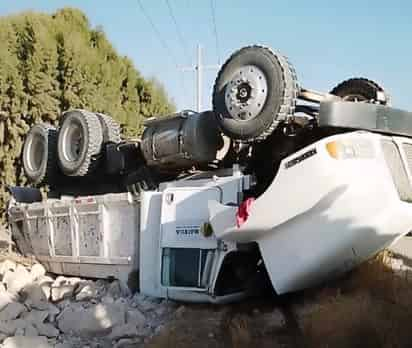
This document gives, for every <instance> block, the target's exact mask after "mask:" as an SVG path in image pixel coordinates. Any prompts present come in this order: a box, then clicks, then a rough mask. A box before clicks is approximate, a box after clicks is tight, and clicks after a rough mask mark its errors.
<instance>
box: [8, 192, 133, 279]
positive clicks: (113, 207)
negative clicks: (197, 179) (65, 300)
mask: <svg viewBox="0 0 412 348" xmlns="http://www.w3.org/2000/svg"><path fill="white" fill-rule="evenodd" d="M138 207H139V202H137V201H136V200H135V199H134V197H133V196H132V195H131V194H127V193H120V194H107V195H102V196H93V197H83V198H80V199H73V198H67V199H61V200H55V199H51V200H46V201H44V202H39V203H31V204H22V203H19V204H16V205H12V206H11V207H10V208H9V211H8V214H9V221H10V224H11V228H12V233H13V235H14V237H15V238H16V241H17V244H18V246H19V247H20V248H21V249H22V251H23V253H25V254H26V255H27V254H29V255H30V254H31V255H34V256H35V257H36V258H37V259H38V260H39V261H41V262H42V263H43V265H44V266H45V267H46V269H47V270H48V271H49V272H53V273H57V274H67V275H73V276H83V277H94V278H107V277H115V278H118V279H120V280H122V281H123V282H127V280H128V277H129V274H130V273H131V272H133V271H137V270H138V268H139V265H138V263H139V261H138V256H139V209H138Z"/></svg>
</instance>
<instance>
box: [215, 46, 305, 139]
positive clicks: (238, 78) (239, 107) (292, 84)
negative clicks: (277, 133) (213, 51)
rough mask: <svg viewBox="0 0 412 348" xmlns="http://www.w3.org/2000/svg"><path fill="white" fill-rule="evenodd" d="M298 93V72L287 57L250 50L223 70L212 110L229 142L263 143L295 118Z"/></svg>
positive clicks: (256, 48) (258, 48) (241, 52)
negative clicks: (288, 120) (289, 119)
mask: <svg viewBox="0 0 412 348" xmlns="http://www.w3.org/2000/svg"><path fill="white" fill-rule="evenodd" d="M298 91H299V88H298V84H297V79H296V72H295V69H294V68H293V66H292V65H291V64H290V63H289V62H288V60H287V58H286V57H284V56H282V55H280V54H278V53H275V52H273V51H271V50H269V49H268V48H265V47H261V46H248V47H244V48H242V49H240V50H239V51H237V52H235V53H234V54H233V55H232V56H231V57H230V58H229V59H228V60H227V61H226V62H225V64H224V65H223V67H222V68H221V69H220V71H219V73H218V76H217V79H216V81H215V85H214V87H213V110H214V112H215V115H216V118H217V121H218V123H219V125H220V128H221V129H222V131H223V132H224V133H225V134H226V135H227V136H229V137H230V138H232V139H237V140H240V141H244V142H253V141H260V140H264V139H265V138H266V137H267V136H269V135H270V134H271V133H272V132H273V130H274V129H275V128H276V127H277V126H278V124H279V123H280V122H281V121H286V120H287V119H288V118H290V117H291V116H292V115H293V113H294V109H295V105H296V98H297V95H298Z"/></svg>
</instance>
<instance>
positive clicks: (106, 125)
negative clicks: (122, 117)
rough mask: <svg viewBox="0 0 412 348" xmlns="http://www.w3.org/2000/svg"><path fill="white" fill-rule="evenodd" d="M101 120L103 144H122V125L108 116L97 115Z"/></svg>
mask: <svg viewBox="0 0 412 348" xmlns="http://www.w3.org/2000/svg"><path fill="white" fill-rule="evenodd" d="M95 114H96V115H97V116H98V117H99V120H100V123H101V125H102V129H103V142H104V143H116V144H117V143H120V141H121V137H120V133H121V131H120V125H119V124H118V123H117V122H116V121H115V120H114V119H113V118H112V117H111V116H108V115H104V114H100V113H95Z"/></svg>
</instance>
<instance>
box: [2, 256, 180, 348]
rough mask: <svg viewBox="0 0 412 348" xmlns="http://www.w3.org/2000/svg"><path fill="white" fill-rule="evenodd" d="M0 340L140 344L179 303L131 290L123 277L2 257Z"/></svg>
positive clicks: (93, 346)
mask: <svg viewBox="0 0 412 348" xmlns="http://www.w3.org/2000/svg"><path fill="white" fill-rule="evenodd" d="M0 279H1V283H0V341H1V342H2V347H5V348H25V347H29V348H35V347H37V348H43V347H56V348H66V347H67V348H69V347H90V348H97V347H102V348H103V347H117V348H121V347H122V348H123V347H137V346H141V345H144V343H145V342H147V340H148V339H149V338H150V337H151V336H153V335H154V334H155V333H156V332H158V331H159V330H160V329H161V328H162V326H163V325H164V323H165V322H166V321H167V320H168V319H169V318H170V317H171V316H172V313H173V312H174V311H175V310H176V308H178V305H177V304H174V303H170V302H167V301H163V300H158V299H154V298H147V297H145V296H143V295H140V294H138V293H137V294H134V295H132V294H130V293H129V292H128V290H127V289H124V288H122V286H121V284H120V283H119V282H118V281H116V280H115V281H112V282H109V281H105V280H96V281H93V280H85V279H80V278H73V277H62V276H57V277H54V276H51V275H48V274H46V271H45V269H44V267H43V266H42V265H41V264H38V263H34V264H26V265H23V264H21V263H19V262H15V261H12V260H10V259H5V260H4V261H2V262H1V263H0Z"/></svg>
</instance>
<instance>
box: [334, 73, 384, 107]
mask: <svg viewBox="0 0 412 348" xmlns="http://www.w3.org/2000/svg"><path fill="white" fill-rule="evenodd" d="M330 94H334V95H336V96H338V97H341V98H342V99H343V100H345V101H352V102H363V103H379V104H383V105H386V104H388V102H389V96H388V95H387V94H386V93H385V91H384V90H383V88H382V87H381V86H379V85H378V84H377V83H376V82H374V81H372V80H368V79H365V78H361V77H357V78H352V79H349V80H346V81H343V82H341V83H340V84H339V85H337V86H336V87H335V88H333V89H332V91H330Z"/></svg>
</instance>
